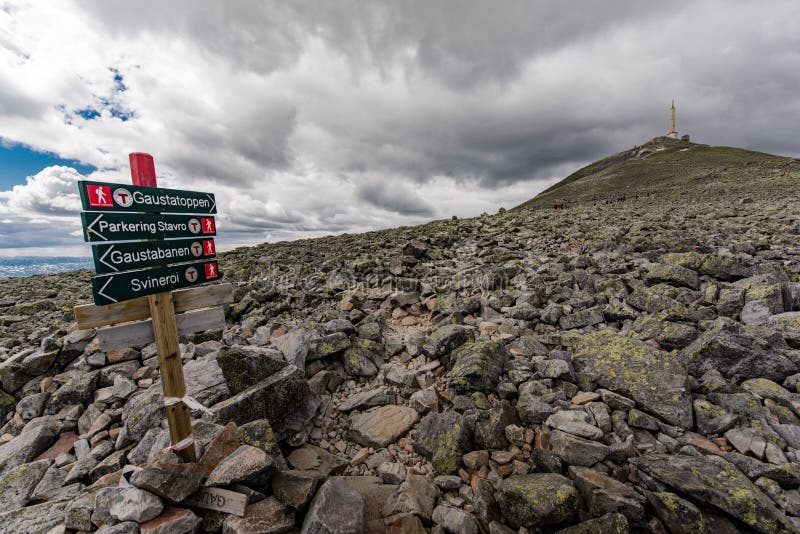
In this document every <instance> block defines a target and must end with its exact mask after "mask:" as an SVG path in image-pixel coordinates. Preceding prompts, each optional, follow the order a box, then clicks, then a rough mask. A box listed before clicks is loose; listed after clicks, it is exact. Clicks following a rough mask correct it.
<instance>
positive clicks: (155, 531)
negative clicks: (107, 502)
mask: <svg viewBox="0 0 800 534" xmlns="http://www.w3.org/2000/svg"><path fill="white" fill-rule="evenodd" d="M202 523H203V520H202V519H200V518H199V517H197V516H196V515H195V514H194V512H192V511H191V510H187V509H186V508H175V507H169V508H166V509H165V510H164V511H163V512H162V513H161V515H159V516H158V517H156V518H154V519H151V520H150V521H145V522H144V523H142V524H141V525H138V526H137V525H136V523H131V524H132V525H133V527H134V529H137V528H138V532H139V534H194V533H195V532H198V531H199V530H200V525H201V524H202ZM120 524H122V523H120ZM136 532H137V531H136V530H133V531H132V534H136Z"/></svg>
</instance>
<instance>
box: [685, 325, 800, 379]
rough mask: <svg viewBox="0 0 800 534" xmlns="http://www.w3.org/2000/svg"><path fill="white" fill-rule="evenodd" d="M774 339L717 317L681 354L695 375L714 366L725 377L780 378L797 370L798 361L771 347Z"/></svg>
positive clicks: (699, 374)
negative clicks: (766, 337) (763, 336)
mask: <svg viewBox="0 0 800 534" xmlns="http://www.w3.org/2000/svg"><path fill="white" fill-rule="evenodd" d="M781 342H782V341H781ZM774 343H775V340H774V339H773V340H766V339H759V338H757V337H754V336H749V335H746V334H745V332H744V331H743V329H742V327H741V325H738V324H737V323H734V322H731V321H729V320H718V321H717V322H716V323H715V324H714V327H713V328H710V329H708V330H707V331H705V332H703V334H702V335H701V336H700V337H699V338H697V339H696V340H695V341H694V342H693V343H692V344H691V345H689V346H688V347H686V348H685V349H684V350H683V352H681V358H682V359H683V360H684V361H686V362H687V368H688V370H689V372H690V373H692V375H694V376H701V375H702V374H703V373H705V372H706V371H710V370H712V369H714V370H717V371H719V372H721V373H722V374H723V376H725V377H726V378H756V377H763V378H769V379H771V380H783V379H784V378H786V377H787V376H789V375H791V374H793V373H795V372H797V364H796V363H795V362H794V361H792V360H791V359H790V358H788V357H787V356H785V355H784V354H782V353H781V352H779V351H778V350H775V349H773V348H772V346H771V345H773V344H774ZM784 346H785V345H784ZM787 348H788V347H787Z"/></svg>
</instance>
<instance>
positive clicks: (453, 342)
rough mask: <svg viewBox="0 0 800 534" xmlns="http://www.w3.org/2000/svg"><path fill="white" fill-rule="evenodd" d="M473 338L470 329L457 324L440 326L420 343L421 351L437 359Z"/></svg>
mask: <svg viewBox="0 0 800 534" xmlns="http://www.w3.org/2000/svg"><path fill="white" fill-rule="evenodd" d="M473 338H474V334H473V333H472V329H471V328H469V327H466V326H463V325H458V324H446V325H444V326H440V327H439V328H437V329H436V330H434V331H433V332H431V334H430V335H429V336H428V338H427V339H426V340H425V342H424V343H423V344H422V352H423V353H425V355H427V356H428V357H430V358H433V359H439V358H441V357H442V356H446V355H448V354H450V353H451V352H452V351H453V350H455V349H456V348H458V347H460V346H461V345H463V344H464V343H466V342H467V341H471V340H472V339H473Z"/></svg>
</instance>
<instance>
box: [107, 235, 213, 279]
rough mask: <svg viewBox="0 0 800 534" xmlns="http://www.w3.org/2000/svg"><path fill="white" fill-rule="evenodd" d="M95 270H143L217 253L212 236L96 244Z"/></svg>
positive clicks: (208, 257)
mask: <svg viewBox="0 0 800 534" xmlns="http://www.w3.org/2000/svg"><path fill="white" fill-rule="evenodd" d="M92 253H93V254H94V269H95V271H97V273H98V274H104V273H117V272H120V271H124V270H126V269H143V268H145V267H153V266H156V265H162V264H164V262H170V263H177V262H184V261H192V260H197V259H200V258H203V259H210V258H213V257H214V256H216V255H217V249H216V247H215V245H214V240H213V239H203V238H197V239H175V240H171V241H144V242H135V243H114V244H113V245H95V246H94V247H92Z"/></svg>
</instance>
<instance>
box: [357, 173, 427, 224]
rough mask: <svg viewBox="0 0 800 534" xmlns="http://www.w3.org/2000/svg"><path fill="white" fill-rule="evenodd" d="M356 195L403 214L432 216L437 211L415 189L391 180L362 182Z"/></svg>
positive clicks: (360, 198) (374, 204)
mask: <svg viewBox="0 0 800 534" xmlns="http://www.w3.org/2000/svg"><path fill="white" fill-rule="evenodd" d="M356 197H357V198H358V199H359V200H363V201H365V202H369V203H370V204H372V205H373V206H377V207H380V208H384V209H386V210H388V211H393V212H395V213H400V214H402V215H426V216H432V215H434V214H435V213H436V211H435V210H434V209H433V207H432V206H431V205H430V204H428V203H427V202H425V201H424V200H423V199H421V198H420V197H419V195H417V193H416V192H415V191H413V190H412V189H410V188H408V187H404V186H403V185H402V184H397V183H392V182H391V181H385V182H383V183H374V182H373V183H365V184H362V185H361V186H359V187H358V188H357V189H356Z"/></svg>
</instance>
